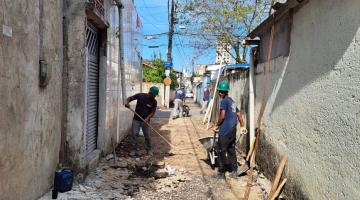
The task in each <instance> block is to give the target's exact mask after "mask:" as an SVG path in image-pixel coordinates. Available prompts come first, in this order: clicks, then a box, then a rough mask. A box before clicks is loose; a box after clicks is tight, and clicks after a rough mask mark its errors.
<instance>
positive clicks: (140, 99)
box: [125, 86, 159, 156]
mask: <svg viewBox="0 0 360 200" xmlns="http://www.w3.org/2000/svg"><path fill="white" fill-rule="evenodd" d="M158 94H159V88H158V87H156V86H152V87H151V88H150V90H149V92H148V93H138V94H135V95H134V96H131V97H129V98H127V100H126V103H125V107H127V108H130V104H129V103H130V102H131V101H134V100H137V103H136V108H135V115H134V118H133V121H132V143H133V147H132V148H133V149H132V151H131V152H130V156H135V155H136V151H137V143H138V142H137V136H138V135H139V131H140V128H142V131H143V133H144V137H145V144H146V151H147V154H148V155H149V156H152V155H153V152H152V146H151V140H150V127H149V125H148V123H149V122H150V119H151V118H152V117H153V116H154V114H155V111H156V107H157V101H156V100H155V97H156V96H158Z"/></svg>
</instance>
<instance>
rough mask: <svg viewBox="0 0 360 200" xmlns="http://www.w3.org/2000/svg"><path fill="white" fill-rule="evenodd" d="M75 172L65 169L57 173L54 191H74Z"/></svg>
mask: <svg viewBox="0 0 360 200" xmlns="http://www.w3.org/2000/svg"><path fill="white" fill-rule="evenodd" d="M73 181H74V172H73V171H72V170H71V169H63V170H60V171H56V172H55V180H54V190H56V191H57V192H67V191H70V190H71V189H72V185H73Z"/></svg>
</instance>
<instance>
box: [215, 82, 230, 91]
mask: <svg viewBox="0 0 360 200" xmlns="http://www.w3.org/2000/svg"><path fill="white" fill-rule="evenodd" d="M217 90H218V91H225V92H226V91H229V83H228V82H227V81H221V82H220V83H219V85H218V87H217Z"/></svg>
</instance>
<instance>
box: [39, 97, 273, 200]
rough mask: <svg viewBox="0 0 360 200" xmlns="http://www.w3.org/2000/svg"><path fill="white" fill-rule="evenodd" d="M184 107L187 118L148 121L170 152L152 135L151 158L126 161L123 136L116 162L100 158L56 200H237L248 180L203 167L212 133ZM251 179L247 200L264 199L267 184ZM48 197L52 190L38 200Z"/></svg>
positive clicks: (163, 115) (194, 110)
mask: <svg viewBox="0 0 360 200" xmlns="http://www.w3.org/2000/svg"><path fill="white" fill-rule="evenodd" d="M188 101H189V100H188ZM188 105H190V108H191V112H190V114H191V115H192V116H191V117H186V118H178V119H175V120H172V119H170V113H171V111H169V110H160V111H158V113H157V115H156V116H155V118H154V119H153V120H152V122H151V123H152V125H154V128H155V129H157V130H160V133H161V134H162V135H163V136H164V137H166V138H167V139H168V140H169V141H171V143H172V144H173V145H174V146H175V149H174V148H171V147H169V145H167V144H166V142H164V141H163V140H162V139H161V138H160V137H159V136H158V135H156V134H155V133H153V132H152V141H153V143H154V156H153V157H152V158H151V157H148V156H147V155H146V151H145V150H144V149H142V150H140V151H139V155H138V156H135V157H130V156H128V154H129V149H128V148H127V147H128V146H129V145H130V144H129V138H126V139H125V140H124V142H123V143H121V144H120V145H119V146H118V147H117V149H116V160H115V158H114V157H113V156H112V155H111V154H110V156H109V155H108V156H107V157H105V158H103V159H102V160H101V162H100V164H99V166H98V167H97V168H96V170H93V171H91V172H90V174H89V175H88V177H87V178H86V180H85V181H84V183H81V184H77V185H76V186H74V188H73V190H72V191H70V192H67V193H61V194H59V197H58V199H64V200H65V199H79V200H80V199H139V200H140V199H144V200H145V199H199V200H200V199H205V200H207V199H219V200H220V199H224V200H225V199H242V197H243V195H244V192H245V188H246V184H247V176H246V175H245V176H241V177H239V178H238V179H232V178H230V177H228V176H227V177H226V179H225V180H218V179H215V178H213V177H212V175H213V174H215V173H216V171H215V170H212V169H211V167H210V166H209V165H208V163H207V160H206V158H207V152H206V150H205V149H204V147H203V146H202V145H201V143H200V142H199V139H200V138H202V137H206V136H211V135H212V134H213V133H212V132H211V131H209V130H206V127H205V125H203V124H202V122H201V121H202V117H203V116H202V115H199V114H198V113H199V111H200V108H199V107H198V106H197V105H196V104H194V103H189V104H188ZM142 142H143V141H142ZM239 156H240V154H239ZM239 158H240V157H239ZM239 161H241V158H240V159H239ZM256 177H257V181H255V182H253V183H254V185H253V186H252V192H251V194H250V198H249V199H253V200H259V199H266V198H267V194H268V192H269V190H270V182H269V181H267V180H266V179H265V177H264V176H263V175H261V174H259V175H257V176H256ZM47 199H51V192H49V193H48V194H47V195H45V196H44V197H42V198H41V199H40V200H47Z"/></svg>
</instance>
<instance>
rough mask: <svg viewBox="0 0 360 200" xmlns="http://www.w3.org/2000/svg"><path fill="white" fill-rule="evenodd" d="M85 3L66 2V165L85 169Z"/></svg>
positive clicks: (69, 0)
mask: <svg viewBox="0 0 360 200" xmlns="http://www.w3.org/2000/svg"><path fill="white" fill-rule="evenodd" d="M85 36H86V13H85V1H84V0H77V1H71V0H66V1H64V86H63V87H64V88H63V90H64V97H63V98H64V104H65V107H64V114H65V119H64V121H65V122H64V126H65V127H64V132H66V154H65V157H66V158H67V163H69V164H70V166H72V167H74V168H76V169H77V168H79V169H80V168H84V167H85V166H86V164H87V163H86V162H87V161H86V158H85V154H86V153H85V151H86V149H85V145H84V144H85V141H84V129H85V127H84V126H85V123H84V120H85V116H84V113H85V112H84V109H85V94H86V93H85V76H86V74H85V72H86V66H85V64H86V56H85V43H86V38H85Z"/></svg>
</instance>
